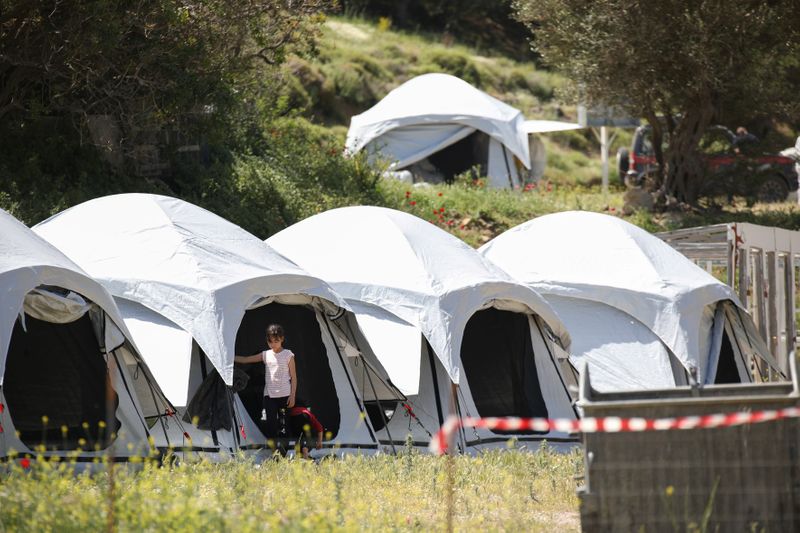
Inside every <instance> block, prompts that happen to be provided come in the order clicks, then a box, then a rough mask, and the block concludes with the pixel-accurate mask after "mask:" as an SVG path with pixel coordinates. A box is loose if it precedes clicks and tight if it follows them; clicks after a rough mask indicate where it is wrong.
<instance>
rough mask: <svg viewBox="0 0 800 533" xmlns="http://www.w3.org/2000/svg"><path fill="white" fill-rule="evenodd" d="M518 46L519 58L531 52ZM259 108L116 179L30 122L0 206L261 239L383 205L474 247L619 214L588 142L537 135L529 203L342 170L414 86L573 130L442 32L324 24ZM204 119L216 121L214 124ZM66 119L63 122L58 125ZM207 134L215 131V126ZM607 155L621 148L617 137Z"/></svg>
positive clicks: (517, 77)
mask: <svg viewBox="0 0 800 533" xmlns="http://www.w3.org/2000/svg"><path fill="white" fill-rule="evenodd" d="M519 46H521V47H522V46H525V47H527V46H528V43H527V42H521V43H519ZM284 59H285V61H284V62H283V64H281V65H279V66H278V68H277V70H274V71H272V70H270V71H265V72H264V75H270V76H275V79H273V80H271V81H269V82H268V83H267V84H266V85H268V86H269V87H272V88H274V92H271V93H270V92H269V91H267V92H264V91H263V90H260V91H261V92H259V93H258V94H259V95H261V96H260V97H259V98H257V99H252V100H247V101H244V102H241V103H240V104H237V106H236V107H235V109H237V114H236V115H233V116H231V117H225V120H226V121H227V122H229V123H230V124H231V127H229V128H228V129H225V130H224V132H225V135H219V134H216V135H215V136H210V137H206V138H204V141H205V143H206V144H207V147H208V149H207V150H206V153H205V155H204V156H203V160H200V159H197V158H194V159H192V158H189V159H187V158H185V157H183V156H182V154H181V153H179V152H177V151H173V152H171V153H170V152H166V156H165V157H166V160H167V161H168V163H169V165H170V167H169V168H170V171H169V172H168V173H167V174H166V175H164V176H161V177H141V176H139V175H137V174H136V172H135V168H133V166H131V165H129V166H126V167H124V168H122V169H120V168H112V167H111V166H110V165H109V164H108V162H107V161H105V160H104V158H103V157H102V156H101V154H100V153H99V152H98V151H97V150H96V149H95V148H94V147H93V146H92V145H91V144H87V143H86V139H87V138H88V137H89V136H88V134H86V132H82V133H80V134H79V135H77V136H76V135H74V134H72V133H70V131H71V130H70V129H69V128H70V126H69V125H68V124H65V125H64V126H63V127H60V128H58V129H54V128H52V127H51V126H50V125H51V124H53V119H52V118H46V120H45V119H44V118H42V117H38V118H36V120H35V121H33V122H32V123H31V124H28V125H27V126H26V129H25V130H24V132H23V130H20V132H22V133H20V132H17V133H18V134H15V135H14V136H9V137H7V138H6V141H7V142H5V143H2V146H0V208H3V209H6V210H8V211H10V212H11V213H12V214H14V215H15V216H17V217H18V218H20V219H21V220H23V221H24V222H26V223H28V224H34V223H36V222H39V221H40V220H43V219H44V218H46V217H48V216H50V215H51V214H53V213H55V212H58V211H60V210H63V209H65V208H67V207H70V206H72V205H75V204H77V203H80V202H83V201H85V200H88V199H91V198H94V197H97V196H101V195H106V194H114V193H120V192H131V191H138V192H154V193H160V194H167V195H170V196H175V197H179V198H182V199H185V200H187V201H190V202H193V203H196V204H198V205H201V206H203V207H206V208H207V209H210V210H211V211H213V212H215V213H217V214H219V215H220V216H223V217H225V218H227V219H229V220H231V221H233V222H235V223H236V224H239V225H241V226H242V227H244V228H245V229H247V230H249V231H250V232H252V233H254V234H255V235H257V236H259V237H261V238H266V237H268V236H269V235H271V234H273V233H275V232H277V231H280V230H281V229H283V228H285V227H286V226H289V225H291V224H293V223H295V222H298V221H300V220H302V219H304V218H306V217H309V216H311V215H313V214H315V213H318V212H321V211H324V210H327V209H331V208H335V207H341V206H347V205H379V206H386V207H391V208H396V209H401V210H405V211H408V212H410V213H413V214H415V215H418V216H420V217H422V218H424V219H426V220H429V221H431V222H432V223H434V224H436V225H438V226H439V227H441V228H443V229H445V230H447V231H450V232H452V233H453V234H455V235H457V236H458V237H460V238H462V239H464V240H465V241H466V242H468V243H469V244H471V245H473V246H477V245H480V244H482V243H483V242H485V241H487V240H488V239H490V238H492V237H493V236H495V235H497V234H499V233H501V232H502V231H504V230H506V229H508V228H510V227H512V226H514V225H517V224H519V223H522V222H524V221H526V220H528V219H530V218H533V217H536V216H540V215H543V214H547V213H552V212H557V211H563V210H568V209H583V210H591V211H599V212H606V213H609V214H612V215H617V216H621V211H622V207H623V197H622V195H623V190H622V188H621V187H620V186H619V184H618V180H617V178H616V170H615V169H614V168H613V167H614V161H613V157H612V161H611V167H612V168H611V172H610V174H611V190H610V192H609V194H607V195H603V194H602V193H601V190H600V175H601V167H600V157H599V146H598V142H597V140H596V138H595V136H594V134H593V133H592V132H591V131H589V130H576V131H569V132H563V133H553V134H545V135H543V139H544V142H545V145H546V147H547V151H548V164H547V168H546V170H545V175H544V179H543V181H542V182H540V183H538V184H536V186H535V187H533V186H531V187H529V188H528V190H526V191H507V190H487V189H486V188H485V187H484V186H482V182H481V181H473V180H471V179H467V178H463V179H458V180H456V182H455V183H454V184H453V185H441V186H416V187H410V186H407V185H404V184H402V183H398V182H393V181H387V180H384V179H383V178H381V177H380V173H379V169H373V168H371V167H370V166H369V165H367V164H366V161H365V160H364V158H363V157H355V158H346V157H344V156H343V154H342V149H343V146H344V139H345V135H346V131H347V126H348V124H349V119H350V117H351V116H352V115H353V114H356V113H360V112H363V111H365V110H366V109H368V108H369V107H370V106H371V105H373V104H374V103H376V102H377V101H378V100H380V99H381V98H382V97H383V96H385V94H386V93H388V92H389V91H390V90H391V89H393V88H394V87H397V86H398V85H400V84H401V83H403V82H404V81H406V80H408V79H410V78H411V77H413V76H416V75H419V74H422V73H426V72H446V73H450V74H453V75H455V76H459V77H461V78H463V79H465V80H467V81H469V82H470V83H473V84H474V85H476V86H477V87H479V88H480V89H482V90H484V91H486V92H488V93H489V94H491V95H493V96H495V97H497V98H499V99H501V100H503V101H505V102H507V103H509V104H510V105H513V106H516V107H517V108H519V109H520V110H522V112H523V113H524V115H525V116H526V117H527V118H541V119H558V118H560V119H563V120H572V121H574V120H575V118H576V117H575V109H574V107H571V106H569V105H565V104H564V103H562V102H560V101H559V93H558V90H559V88H560V87H561V86H562V85H563V83H564V80H563V79H562V78H560V77H559V76H558V75H557V74H554V73H552V72H548V71H545V70H541V69H538V68H537V67H536V66H535V65H534V64H533V63H526V62H519V61H515V60H512V59H509V58H507V57H503V56H497V55H492V54H489V53H483V54H480V53H478V51H477V50H476V49H472V48H469V47H467V46H464V45H460V44H458V43H456V42H454V41H453V39H452V37H451V36H449V35H448V34H444V33H442V34H436V33H424V34H423V33H409V32H406V31H395V30H394V29H393V28H392V25H391V21H390V20H388V19H381V20H379V21H378V22H376V23H371V22H367V21H364V20H360V19H354V18H346V17H330V18H327V19H325V20H324V22H322V23H321V25H320V26H319V37H318V40H317V41H316V44H315V45H314V46H313V47H312V48H308V47H301V46H299V45H296V44H295V45H292V46H291V47H289V48H288V49H287V55H286V56H285V58H284ZM211 118H212V119H213V117H211ZM66 122H68V121H64V120H62V121H60V122H59V123H66ZM213 122H215V123H219V122H222V120H221V119H220V120H217V119H215V120H213ZM616 133H617V136H616V141H615V143H614V144H613V145H612V147H611V151H612V154H613V153H614V152H615V150H616V148H617V147H620V146H627V145H628V144H629V143H630V132H626V131H621V130H620V131H617V132H616ZM627 218H628V220H629V221H631V222H633V223H634V224H638V225H640V226H642V227H644V228H646V229H648V230H651V231H657V230H664V229H674V228H679V227H688V226H694V225H703V224H710V223H716V222H725V221H730V220H747V221H750V222H755V223H764V224H770V225H779V226H783V227H787V228H793V229H795V228H800V215H799V214H798V211H797V210H796V209H795V207H794V205H792V204H779V205H770V206H759V205H756V206H755V208H753V209H750V208H747V207H746V202H745V201H744V200H740V199H735V202H734V204H731V205H726V206H722V207H717V208H715V209H709V210H704V211H699V210H695V211H678V212H676V211H671V212H666V213H661V214H659V213H656V214H653V213H650V212H644V211H641V212H636V213H633V214H632V215H630V216H628V217H627Z"/></svg>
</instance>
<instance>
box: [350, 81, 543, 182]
mask: <svg viewBox="0 0 800 533" xmlns="http://www.w3.org/2000/svg"><path fill="white" fill-rule="evenodd" d="M524 122H525V119H524V117H523V116H522V113H521V112H520V111H519V110H518V109H515V108H513V107H511V106H509V105H507V104H504V103H503V102H501V101H500V100H498V99H496V98H494V97H492V96H489V95H488V94H486V93H484V92H483V91H480V90H478V89H476V88H475V87H473V86H472V85H470V84H469V83H467V82H465V81H464V80H461V79H459V78H456V77H455V76H451V75H449V74H439V73H434V74H423V75H422V76H417V77H416V78H413V79H411V80H409V81H407V82H405V83H403V84H402V85H400V86H399V87H397V88H396V89H394V90H392V91H391V92H389V94H387V95H386V96H385V97H384V98H383V99H382V100H381V101H380V102H378V103H377V104H375V105H374V106H373V107H371V108H370V109H368V110H367V111H365V112H363V113H361V114H360V115H356V116H354V117H353V118H352V119H351V122H350V129H349V131H348V132H347V142H346V149H347V151H348V152H349V153H351V154H354V153H357V152H359V151H361V150H367V153H368V154H369V157H370V158H371V159H376V158H382V159H385V160H387V161H388V162H389V163H390V169H392V170H401V169H405V168H408V167H409V166H411V165H413V164H414V163H417V162H419V161H422V160H424V159H426V158H428V157H430V156H432V155H434V154H437V153H441V152H442V151H443V150H444V149H445V148H448V147H452V146H454V145H455V144H456V143H459V141H462V143H461V145H463V146H461V148H462V150H461V152H460V153H458V154H455V155H454V156H453V158H452V159H454V160H455V163H454V164H455V165H456V167H458V168H455V167H454V168H455V170H456V171H459V172H460V171H463V170H467V169H468V168H469V167H470V166H472V164H473V163H480V164H482V165H484V166H485V169H484V171H485V173H486V175H487V176H488V178H489V184H490V185H491V186H493V187H498V188H505V187H514V186H518V185H519V184H520V182H519V172H518V169H517V163H516V161H519V162H520V164H521V165H522V166H524V167H525V168H530V153H529V149H528V134H527V132H526V130H525V129H524V128H523V124H524ZM475 133H479V134H482V135H478V136H474V135H473V134H475ZM471 136H472V137H471ZM468 137H470V141H472V142H468V141H466V139H467V138H468ZM476 151H480V152H481V154H480V155H479V156H478V157H477V158H476V157H475V155H476V154H475V152H476ZM464 162H467V163H466V165H467V166H466V168H463V169H462V168H461V167H460V166H459V165H460V164H463V163H464ZM442 164H446V162H444V161H442V162H441V163H440V165H442Z"/></svg>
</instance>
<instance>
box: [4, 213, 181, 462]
mask: <svg viewBox="0 0 800 533" xmlns="http://www.w3.org/2000/svg"><path fill="white" fill-rule="evenodd" d="M0 235H2V236H3V238H2V239H0V292H2V293H3V298H0V383H1V384H2V387H0V404H4V405H8V409H4V410H3V409H0V425H2V427H4V428H5V430H4V431H2V432H0V433H1V434H0V456H2V455H5V454H6V453H7V452H8V450H11V449H14V450H16V451H18V452H22V453H31V452H32V449H31V448H30V447H29V446H28V444H29V443H30V442H32V441H30V440H29V439H28V436H26V432H33V433H37V435H35V436H34V437H35V439H40V438H41V435H42V434H43V433H42V431H43V428H42V418H41V416H42V415H46V416H47V417H48V419H49V421H48V425H49V426H51V427H50V428H44V430H45V432H46V433H45V434H46V435H47V440H48V445H47V446H48V451H47V452H45V454H46V455H58V454H60V453H62V452H63V451H65V450H68V449H70V448H72V447H74V444H75V442H73V441H72V440H70V439H73V437H75V436H77V434H76V433H75V432H79V433H80V432H82V431H83V422H89V426H90V431H92V430H93V429H94V428H92V426H93V425H94V426H95V427H97V426H98V424H94V422H99V421H100V417H102V420H103V421H104V422H106V421H107V420H106V412H105V408H106V405H105V397H106V393H107V391H108V392H109V393H113V395H114V396H115V397H116V400H115V404H116V409H115V412H114V415H113V416H114V421H112V422H113V425H112V426H110V427H106V434H105V435H104V436H103V435H100V434H99V433H98V434H97V435H96V436H97V437H98V438H97V439H95V442H101V444H103V445H106V444H108V445H109V446H110V447H111V450H112V451H113V453H114V455H115V456H117V457H119V458H126V457H130V456H141V455H145V456H147V455H149V454H151V453H152V451H153V448H152V445H151V443H150V442H149V438H150V437H151V436H154V435H155V433H151V432H150V431H149V430H148V426H147V422H146V420H145V417H146V416H147V414H146V413H145V411H144V410H143V408H142V405H141V403H140V402H139V397H138V396H137V395H136V394H135V393H134V391H133V390H131V389H130V388H129V385H130V379H131V376H130V375H129V374H128V372H127V368H126V366H125V364H121V363H120V359H121V358H123V359H125V360H127V361H130V362H133V363H135V364H139V365H140V364H141V359H140V358H139V355H138V350H137V348H136V346H135V345H134V344H133V341H132V340H131V335H130V332H129V331H128V330H127V329H126V327H125V324H124V322H123V319H122V317H121V315H120V313H119V310H118V309H117V307H116V305H115V303H114V301H113V299H112V297H111V295H110V294H109V293H108V292H107V291H106V290H105V289H104V288H103V287H102V286H101V285H100V284H99V283H97V282H96V281H95V280H93V279H91V278H90V277H89V276H88V275H87V274H86V273H85V272H84V271H83V270H81V269H80V268H79V267H78V266H77V265H75V264H74V263H73V262H72V261H71V260H69V259H68V258H67V257H66V256H65V255H64V254H63V253H61V252H60V251H59V250H57V249H56V248H54V247H53V246H52V245H51V244H49V243H47V242H46V241H45V240H44V239H42V238H41V237H39V236H38V235H36V234H35V233H34V232H33V231H31V230H30V229H29V228H27V227H26V226H25V225H23V224H22V223H21V222H19V221H18V220H16V219H15V218H14V217H12V216H11V215H9V214H8V213H6V212H5V211H2V210H0ZM28 311H30V312H31V313H32V314H26V313H27V312H28ZM12 332H13V333H12ZM20 354H22V355H21V357H20ZM142 368H143V370H142V372H141V373H140V378H141V381H145V380H149V379H150V375H149V372H148V371H147V369H146V367H142ZM53 380H55V381H53ZM109 385H110V388H109V387H108V386H109ZM148 387H149V390H150V394H151V397H152V398H153V400H154V402H155V403H154V406H156V408H157V409H158V410H160V411H162V412H163V410H164V408H165V406H169V403H168V402H167V401H166V399H165V398H164V396H163V393H162V392H161V390H160V389H159V388H158V386H157V385H156V384H155V383H153V382H152V380H150V381H149V385H148ZM101 398H102V400H101ZM100 403H102V406H101V405H100ZM101 411H102V413H101ZM149 412H151V410H150V409H148V413H149ZM18 415H19V416H18ZM37 419H38V420H37ZM78 419H83V420H80V421H79V420H78ZM17 423H18V424H19V426H20V427H17ZM37 424H38V431H34V430H33V429H32V425H33V426H35V425H37ZM76 424H79V426H76ZM117 424H119V426H118V428H119V431H117V434H116V438H115V439H114V440H113V442H110V441H108V440H107V437H108V431H109V430H113V429H115V426H117ZM61 425H64V426H66V427H67V428H68V435H67V437H66V438H65V437H64V436H63V435H62V433H61ZM78 427H80V429H78ZM55 428H57V433H58V435H57V438H53V439H51V438H50V437H51V436H53V435H52V431H51V430H55ZM70 428H72V429H74V430H75V432H73V431H72V430H71V429H70ZM17 432H19V434H18V433H17ZM29 434H32V433H29ZM90 436H92V437H93V436H95V435H94V434H91V435H90ZM87 440H88V439H87ZM50 443H52V446H51V444H50ZM105 453H106V451H105V450H99V451H98V450H94V449H88V450H87V449H85V448H84V450H83V451H81V452H80V453H79V454H78V456H77V457H78V460H82V459H84V458H86V457H97V456H100V455H103V454H105Z"/></svg>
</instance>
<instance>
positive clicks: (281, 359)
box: [234, 324, 297, 438]
mask: <svg viewBox="0 0 800 533" xmlns="http://www.w3.org/2000/svg"><path fill="white" fill-rule="evenodd" d="M283 340H284V333H283V327H281V326H280V325H279V324H270V325H269V326H268V327H267V344H268V345H269V350H266V351H263V352H261V353H257V354H254V355H247V356H241V355H237V356H234V361H236V362H237V363H257V362H259V361H262V362H263V363H264V411H265V412H266V414H267V433H268V435H267V436H268V437H279V438H286V437H287V436H288V435H287V430H286V423H285V420H286V409H291V408H292V407H294V404H295V397H296V394H297V372H296V371H295V365H294V354H293V353H292V351H291V350H287V349H285V348H284V347H283ZM281 412H282V414H283V416H280V414H281ZM279 420H283V424H279Z"/></svg>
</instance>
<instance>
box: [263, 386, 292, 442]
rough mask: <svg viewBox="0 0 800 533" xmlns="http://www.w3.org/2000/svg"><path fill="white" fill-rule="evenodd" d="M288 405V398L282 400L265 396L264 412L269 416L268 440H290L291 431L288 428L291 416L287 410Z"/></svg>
mask: <svg viewBox="0 0 800 533" xmlns="http://www.w3.org/2000/svg"><path fill="white" fill-rule="evenodd" d="M288 403H289V397H288V396H284V397H282V398H270V397H269V396H264V411H265V412H266V414H267V438H272V439H281V440H284V439H288V438H289V430H288V428H287V423H288V422H287V419H288V418H289V414H288V409H286V404H288Z"/></svg>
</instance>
